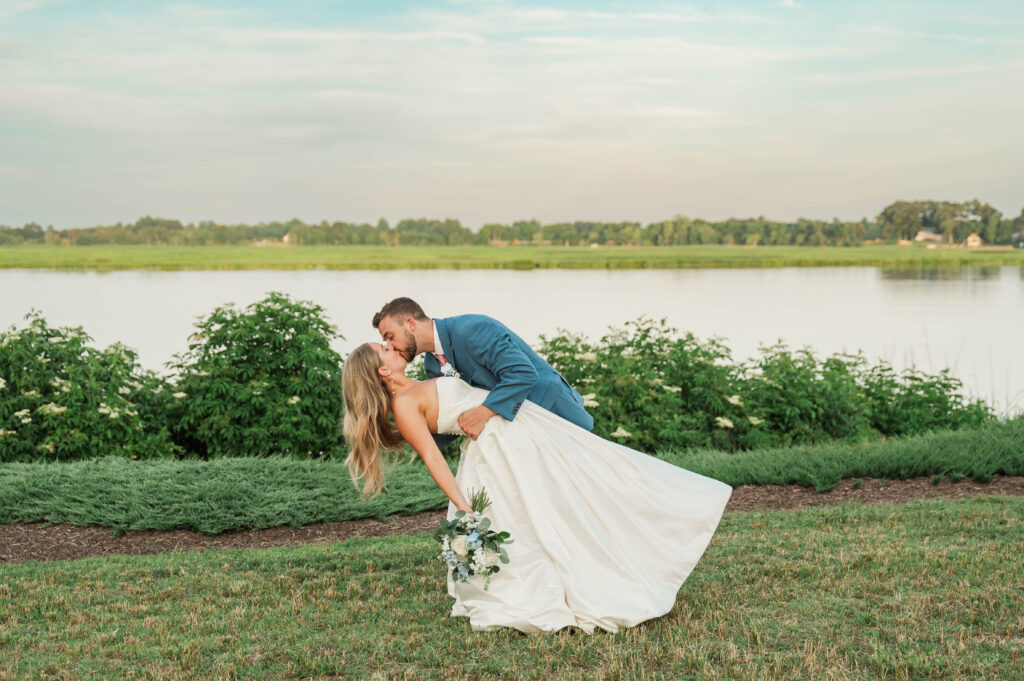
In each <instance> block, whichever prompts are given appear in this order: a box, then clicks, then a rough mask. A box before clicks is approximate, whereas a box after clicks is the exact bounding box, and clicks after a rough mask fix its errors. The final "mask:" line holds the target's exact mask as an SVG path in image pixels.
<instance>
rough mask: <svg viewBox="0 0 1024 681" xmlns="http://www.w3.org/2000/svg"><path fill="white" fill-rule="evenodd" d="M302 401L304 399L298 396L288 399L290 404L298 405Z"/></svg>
mask: <svg viewBox="0 0 1024 681" xmlns="http://www.w3.org/2000/svg"><path fill="white" fill-rule="evenodd" d="M301 401H302V398H301V397H299V396H298V395H292V396H291V397H289V398H288V404H298V403H299V402H301Z"/></svg>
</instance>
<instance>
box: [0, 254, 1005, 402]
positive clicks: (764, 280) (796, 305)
mask: <svg viewBox="0 0 1024 681" xmlns="http://www.w3.org/2000/svg"><path fill="white" fill-rule="evenodd" d="M267 291H283V292H286V293H288V294H289V295H292V296H294V297H297V298H300V299H304V300H312V301H314V302H316V303H317V304H319V305H321V306H323V307H324V308H325V310H326V311H327V315H328V316H329V317H330V319H331V321H332V322H333V323H335V324H337V326H338V327H339V329H340V330H341V333H342V334H344V336H345V337H346V340H344V341H339V342H338V343H337V344H336V349H337V350H338V351H339V352H341V353H347V352H348V351H349V350H351V349H352V348H353V347H354V346H355V345H357V344H359V343H360V342H362V341H365V340H375V339H377V336H376V334H375V332H374V330H373V329H372V328H371V327H370V319H371V318H372V316H373V313H374V312H376V311H377V310H378V309H379V308H380V306H381V305H383V303H385V302H386V301H388V300H390V299H392V298H394V297H396V296H401V295H408V296H410V297H413V298H415V299H416V300H417V301H418V302H419V303H420V304H421V305H423V307H424V309H425V310H426V311H427V314H429V315H432V316H438V317H444V316H449V315H454V314H460V313H467V312H481V313H487V314H490V315H491V316H494V317H496V318H498V319H500V320H501V321H503V322H505V323H506V324H507V325H508V326H510V327H511V328H513V329H514V330H516V331H517V332H518V333H519V334H520V335H521V336H523V338H525V339H526V340H527V341H528V342H531V343H535V342H536V341H537V340H538V337H539V336H540V335H541V334H545V335H551V334H554V333H556V332H557V330H558V329H560V328H561V329H568V330H571V331H574V332H582V333H584V334H587V335H588V336H590V337H591V338H593V339H596V338H598V337H599V336H601V335H602V334H603V333H605V332H606V331H607V330H608V327H609V326H621V325H622V324H623V323H624V322H626V321H627V320H631V319H635V318H637V317H638V316H640V315H647V316H650V317H655V318H661V317H665V318H667V319H668V321H669V323H670V324H671V325H672V326H674V327H676V328H678V329H680V330H681V331H692V332H693V333H694V334H696V335H697V336H699V337H701V338H707V337H709V336H719V337H722V338H725V339H726V341H727V345H728V346H729V347H730V348H732V350H733V354H734V356H735V357H736V358H739V359H742V358H746V357H750V356H752V355H754V354H756V352H757V348H758V346H759V344H765V343H773V342H775V341H777V340H780V339H781V340H783V341H785V342H787V343H788V344H789V345H790V346H793V347H803V346H809V347H810V348H812V349H813V350H814V351H815V352H816V353H818V354H819V355H826V354H832V353H835V352H853V351H856V350H863V351H864V352H865V353H866V354H867V355H868V357H869V358H872V359H874V358H882V359H885V360H887V361H889V362H891V363H893V364H894V365H895V366H896V367H898V368H902V367H906V366H911V365H916V366H917V367H918V368H920V369H924V370H926V371H930V372H933V371H938V370H939V369H942V368H947V367H948V368H949V369H951V370H952V372H953V374H954V375H956V376H957V377H959V378H960V379H961V380H963V381H964V384H965V386H966V388H967V389H968V391H969V392H970V393H971V394H973V395H977V396H979V397H982V398H984V399H986V400H987V401H989V402H990V403H991V404H992V405H993V406H995V407H996V409H997V410H998V411H999V412H1001V413H1004V414H1005V413H1016V412H1020V411H1024V344H1022V339H1024V269H1022V268H1018V267H993V268H976V267H971V268H961V269H942V270H920V269H918V270H886V269H879V268H874V267H856V268H853V267H849V268H788V269H719V270H711V269H708V270H532V271H526V272H522V271H503V270H470V271H461V270H460V271H453V270H429V271H409V270H398V271H386V272H380V271H365V272H362V271H324V270H319V271H308V270H306V271H232V272H221V271H189V272H154V271H121V272H110V273H97V272H62V271H61V272H58V271H48V270H0V325H2V326H3V327H4V328H6V327H8V326H10V325H11V324H16V325H18V326H22V325H23V323H24V322H23V317H24V315H25V314H26V313H27V312H28V311H29V309H31V308H36V309H38V310H41V311H42V312H43V314H44V316H45V317H46V319H47V321H48V322H50V323H51V324H58V325H73V326H79V325H80V326H83V327H84V328H85V330H86V332H87V333H89V334H90V335H91V336H92V337H93V338H94V339H95V340H96V343H97V344H98V345H103V346H105V345H108V344H110V343H113V342H114V341H121V342H123V343H125V344H127V345H129V346H131V347H134V348H135V349H136V350H138V352H139V354H140V358H141V361H142V363H143V364H144V365H145V366H147V367H150V368H153V369H158V370H160V369H162V368H163V363H164V362H166V361H167V360H168V359H170V357H171V355H172V354H173V353H176V352H181V351H183V350H185V348H186V343H187V337H188V335H189V334H190V333H191V332H192V330H193V329H192V325H193V323H194V321H195V317H197V316H199V315H205V314H207V313H209V312H210V311H211V310H212V309H213V308H214V307H215V306H217V305H220V304H223V303H225V302H228V301H233V302H235V303H237V304H239V305H246V304H248V303H251V302H254V301H256V300H258V299H260V298H261V297H263V295H264V294H265V293H266V292H267Z"/></svg>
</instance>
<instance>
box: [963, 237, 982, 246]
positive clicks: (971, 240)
mask: <svg viewBox="0 0 1024 681" xmlns="http://www.w3.org/2000/svg"><path fill="white" fill-rule="evenodd" d="M964 245H965V246H967V248H977V247H978V246H980V245H981V237H980V236H978V235H977V234H971V235H970V236H969V237H967V241H965V242H964Z"/></svg>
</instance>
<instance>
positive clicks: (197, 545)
mask: <svg viewBox="0 0 1024 681" xmlns="http://www.w3.org/2000/svg"><path fill="white" fill-rule="evenodd" d="M982 495H992V496H1024V476H1005V477H999V478H996V479H995V480H993V481H992V482H988V483H977V482H974V481H972V480H962V481H960V482H957V483H954V482H951V481H950V480H949V479H946V480H943V481H942V482H940V483H939V484H938V485H933V484H932V480H931V478H915V479H913V480H884V481H881V480H873V479H870V478H864V479H861V480H854V479H851V480H843V481H842V482H840V483H839V485H838V486H836V488H835V489H834V490H832V491H831V492H827V493H825V494H819V493H817V492H815V491H814V490H813V489H808V488H805V487H799V486H797V485H786V486H774V485H766V486H753V485H744V486H741V487H737V488H736V489H735V491H734V492H733V495H732V498H731V499H730V500H729V505H728V506H727V507H726V512H730V511H777V510H793V509H801V508H810V507H813V506H824V505H835V504H842V503H845V502H848V501H854V500H856V501H860V502H862V503H865V504H898V503H903V502H906V501H910V500H913V499H935V498H945V499H950V498H961V497H975V496H982ZM442 517H444V511H426V512H423V513H416V514H413V515H406V516H395V517H392V518H386V519H383V520H377V519H366V520H348V521H345V522H340V523H326V524H321V525H307V526H305V527H298V528H292V527H275V528H271V529H268V530H252V531H246V532H233V533H229V534H221V535H217V536H215V537H210V536H207V535H202V534H198V533H196V532H189V531H187V530H132V531H130V532H128V533H127V534H125V535H123V536H121V537H112V536H111V531H110V530H109V529H107V528H103V527H78V526H76V525H69V524H66V523H61V524H56V525H50V526H46V525H45V524H44V523H28V524H23V523H14V524H10V525H0V563H20V562H25V561H30V560H40V561H49V560H77V559H80V558H87V557H89V556H110V555H117V554H127V555H139V554H147V553H160V552H163V551H203V550H208V549H215V550H222V549H266V548H272V547H277V546H296V545H303V544H329V543H331V542H335V541H345V540H346V539H352V538H353V537H385V536H389V535H394V534H416V533H419V532H427V531H429V530H433V529H434V528H435V527H437V523H438V521H439V520H440V519H441V518H442Z"/></svg>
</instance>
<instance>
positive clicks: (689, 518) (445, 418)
mask: <svg viewBox="0 0 1024 681" xmlns="http://www.w3.org/2000/svg"><path fill="white" fill-rule="evenodd" d="M373 326H374V328H375V329H376V330H377V332H378V333H379V334H380V337H381V339H382V340H383V342H381V343H376V342H374V343H364V344H363V345H360V346H359V347H357V348H356V349H355V350H353V351H352V354H351V355H349V356H348V358H347V359H346V360H345V366H344V370H343V373H342V391H343V393H344V399H345V418H344V430H345V436H346V438H347V439H348V442H349V445H350V447H351V451H350V453H349V456H348V459H347V462H348V465H349V471H350V472H351V474H352V478H353V481H354V482H356V481H362V492H363V496H371V495H373V496H375V495H377V494H379V493H380V492H381V491H382V490H383V488H384V471H385V465H384V458H383V457H384V453H385V452H387V451H393V450H397V449H400V448H402V447H403V446H404V445H405V444H409V445H410V446H411V447H412V448H413V449H414V450H415V451H416V453H417V454H418V455H419V457H420V458H421V459H422V460H423V463H424V464H425V465H426V467H427V470H428V471H429V472H430V475H431V477H432V478H433V479H434V482H435V483H436V484H437V486H438V487H439V488H440V489H441V491H442V492H444V493H445V495H446V496H447V497H448V500H449V505H448V518H449V519H451V518H453V517H454V515H455V513H456V512H457V511H465V512H467V513H469V512H471V510H472V509H471V505H470V503H469V501H468V500H467V498H466V496H465V492H466V491H467V490H470V489H477V490H479V489H486V491H487V495H488V496H489V497H490V500H491V501H492V502H493V506H492V507H491V508H490V509H489V510H488V513H487V515H488V517H489V518H490V519H491V522H492V525H493V526H494V527H496V528H499V529H501V530H503V531H508V532H510V533H511V535H512V537H514V538H515V542H514V543H512V544H510V545H509V546H508V548H507V551H508V555H509V558H510V564H509V565H508V566H506V567H505V568H503V569H502V570H501V571H500V572H498V573H497V574H495V575H494V577H493V579H492V580H491V582H490V587H489V589H487V590H485V589H484V586H483V585H482V584H478V583H475V582H474V581H473V580H470V581H468V582H455V581H454V580H453V579H452V577H451V575H449V576H448V594H449V595H450V596H451V597H452V598H454V599H455V600H454V603H453V605H452V611H451V614H452V616H453V617H467V618H468V619H469V623H470V626H471V627H472V628H473V630H476V631H487V630H492V629H497V628H500V627H510V628H514V629H518V630H520V631H523V632H541V631H557V630H559V629H562V628H565V627H578V628H580V629H582V630H584V631H585V632H587V633H592V632H593V631H594V629H596V628H597V629H604V630H606V631H610V632H614V631H618V630H619V629H620V628H622V627H632V626H635V625H637V624H639V623H640V622H643V621H645V620H648V619H651V618H653V617H660V616H662V615H665V614H666V613H668V612H669V611H670V610H671V609H672V607H673V605H674V604H675V598H676V593H677V592H678V591H679V588H680V586H681V585H682V583H683V582H684V581H685V580H686V578H687V576H688V575H689V574H690V572H691V571H692V570H693V568H694V566H695V565H696V564H697V561H698V560H699V559H700V557H701V555H703V553H704V551H705V549H706V548H707V545H708V543H709V542H710V541H711V537H712V535H713V534H714V532H715V529H716V528H717V526H718V522H719V521H720V520H721V517H722V513H723V512H724V510H725V505H726V502H728V500H729V496H730V495H731V494H732V488H731V487H729V486H728V485H726V484H725V483H722V482H719V481H717V480H713V479H711V478H708V477H705V476H702V475H698V474H697V473H693V472H691V471H687V470H685V469H682V468H679V467H677V466H673V465H672V464H669V463H667V462H665V461H662V460H660V459H657V458H655V457H653V456H648V455H647V454H644V453H642V452H639V451H636V450H633V449H630V448H628V447H624V446H622V445H620V444H618V443H616V442H612V441H609V440H605V439H604V438H601V437H599V436H597V435H595V434H593V433H592V432H591V430H592V429H593V426H594V419H593V417H592V416H591V415H590V414H589V413H587V411H586V410H585V409H584V407H583V397H582V396H581V395H580V394H579V392H577V391H576V390H575V389H573V387H572V386H570V385H569V384H568V382H566V380H565V379H564V378H563V377H562V375H561V374H559V373H558V372H557V371H556V370H555V369H554V368H553V367H552V366H551V365H550V364H548V363H547V362H546V361H545V360H544V359H543V358H542V357H541V356H540V355H538V354H537V353H536V352H535V351H534V350H533V349H532V348H530V346H529V345H528V344H527V343H526V342H525V341H524V340H523V339H522V338H520V337H519V336H518V335H516V334H515V333H513V332H512V331H511V330H510V329H509V328H508V327H506V326H505V325H504V324H502V323H501V322H499V321H498V320H496V319H493V318H491V317H489V316H486V315H480V314H467V315H460V316H454V317H447V318H431V317H428V316H427V315H426V313H425V312H424V311H423V308H422V307H420V305H419V304H417V303H416V302H415V301H413V300H411V299H409V298H396V299H395V300H392V301H391V302H389V303H387V304H386V305H385V306H384V307H383V308H381V310H380V311H379V312H378V313H377V314H375V315H374V317H373ZM419 354H423V355H424V359H423V365H424V368H425V370H426V373H427V376H428V377H429V379H428V380H426V381H417V380H414V379H412V378H410V377H408V376H406V373H405V372H406V367H407V365H408V364H409V363H411V362H412V361H413V360H414V359H415V358H416V356H417V355H419ZM458 437H462V443H461V446H460V454H459V464H458V470H457V472H456V473H455V474H454V475H453V474H452V472H451V468H450V467H449V465H448V462H447V461H446V460H445V458H444V456H443V455H442V453H441V448H442V447H444V446H445V445H446V444H448V443H449V442H451V441H453V440H455V439H456V438H458Z"/></svg>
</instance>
